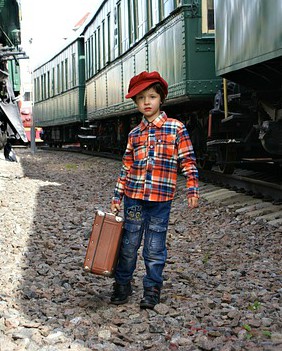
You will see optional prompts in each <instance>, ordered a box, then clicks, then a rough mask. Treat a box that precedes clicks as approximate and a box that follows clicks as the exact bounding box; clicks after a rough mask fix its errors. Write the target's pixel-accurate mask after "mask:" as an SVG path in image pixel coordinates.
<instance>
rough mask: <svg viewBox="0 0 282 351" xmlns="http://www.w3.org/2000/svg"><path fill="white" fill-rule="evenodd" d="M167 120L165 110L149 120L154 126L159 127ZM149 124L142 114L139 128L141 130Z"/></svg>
mask: <svg viewBox="0 0 282 351" xmlns="http://www.w3.org/2000/svg"><path fill="white" fill-rule="evenodd" d="M166 120H167V115H166V113H165V112H161V114H160V115H159V116H158V117H157V118H155V119H154V120H153V122H151V123H152V124H153V125H154V126H155V127H157V128H161V127H162V125H163V124H164V123H165V121H166ZM148 125H149V122H148V121H147V120H146V118H145V117H144V116H143V118H142V121H141V123H140V129H141V131H143V130H144V129H146V128H147V127H148Z"/></svg>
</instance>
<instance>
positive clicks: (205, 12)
mask: <svg viewBox="0 0 282 351" xmlns="http://www.w3.org/2000/svg"><path fill="white" fill-rule="evenodd" d="M202 32H203V33H214V0H202Z"/></svg>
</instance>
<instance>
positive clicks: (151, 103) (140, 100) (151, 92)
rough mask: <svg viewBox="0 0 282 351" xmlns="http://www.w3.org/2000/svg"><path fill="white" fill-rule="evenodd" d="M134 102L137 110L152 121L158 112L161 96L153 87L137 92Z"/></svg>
mask: <svg viewBox="0 0 282 351" xmlns="http://www.w3.org/2000/svg"><path fill="white" fill-rule="evenodd" d="M135 103H136V105H137V108H138V110H139V111H140V112H141V113H142V114H143V115H144V117H146V119H147V120H148V121H149V122H152V121H153V120H154V119H155V118H157V117H158V116H159V114H160V105H161V96H160V94H158V93H157V92H156V91H155V89H153V88H150V89H147V90H143V91H141V92H140V93H139V94H137V95H136V99H135Z"/></svg>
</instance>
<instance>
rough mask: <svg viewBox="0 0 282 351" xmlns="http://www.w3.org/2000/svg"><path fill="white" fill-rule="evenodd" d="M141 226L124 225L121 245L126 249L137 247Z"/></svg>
mask: <svg viewBox="0 0 282 351" xmlns="http://www.w3.org/2000/svg"><path fill="white" fill-rule="evenodd" d="M140 236H141V225H138V224H132V223H127V222H126V223H124V232H123V244H124V246H127V247H136V246H138V247H139V242H140V240H141V239H140Z"/></svg>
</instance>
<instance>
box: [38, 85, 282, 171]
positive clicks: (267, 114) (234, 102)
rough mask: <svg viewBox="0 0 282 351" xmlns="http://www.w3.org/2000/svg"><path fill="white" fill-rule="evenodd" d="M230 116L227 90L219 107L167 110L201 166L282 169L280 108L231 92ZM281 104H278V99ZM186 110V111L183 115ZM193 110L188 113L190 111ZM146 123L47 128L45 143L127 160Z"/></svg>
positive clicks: (123, 119) (130, 118)
mask: <svg viewBox="0 0 282 351" xmlns="http://www.w3.org/2000/svg"><path fill="white" fill-rule="evenodd" d="M228 89H229V91H228V114H227V115H226V113H225V111H224V102H223V91H219V92H218V94H217V95H216V97H215V102H214V107H213V108H212V109H210V110H209V109H208V106H204V107H199V105H198V106H193V108H191V106H190V107H189V105H184V104H183V105H176V106H169V105H168V106H167V107H165V111H166V112H167V114H168V115H169V116H170V117H174V118H177V119H179V120H181V121H182V122H183V123H184V124H185V126H186V128H187V130H188V132H189V135H190V138H191V141H192V143H193V147H194V151H195V154H196V157H197V161H198V166H199V167H200V168H203V169H212V168H213V167H216V168H217V170H219V171H220V172H222V173H226V174H232V173H233V172H234V170H235V168H238V167H240V168H242V167H247V166H250V165H251V166H254V165H255V166H256V167H258V168H259V167H261V168H262V167H264V165H266V164H273V165H275V166H277V167H278V168H281V165H282V109H281V105H279V104H278V103H273V101H270V100H266V99H262V98H261V97H259V96H257V95H254V94H253V93H252V92H251V91H247V90H240V91H239V90H238V89H239V88H238V86H237V85H235V84H232V83H230V85H229V87H228ZM275 101H277V99H276V100H275ZM184 111H185V112H184ZM187 111H188V112H187ZM140 120H141V116H138V115H136V112H135V113H134V115H133V114H131V115H126V116H120V117H115V118H114V117H113V118H109V119H103V120H97V121H96V120H95V121H91V122H89V123H87V124H86V125H84V126H81V125H78V124H76V125H69V126H62V127H60V126H57V127H55V128H45V129H44V137H43V139H44V141H45V142H46V143H48V144H49V145H50V146H53V147H62V145H64V144H67V143H69V144H70V143H77V144H78V143H79V144H80V146H81V148H83V149H86V150H89V151H94V152H109V153H113V154H120V155H122V154H123V152H124V150H125V148H126V142H127V135H128V133H129V131H130V130H131V129H132V128H133V127H135V126H136V125H137V124H138V123H139V122H140Z"/></svg>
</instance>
